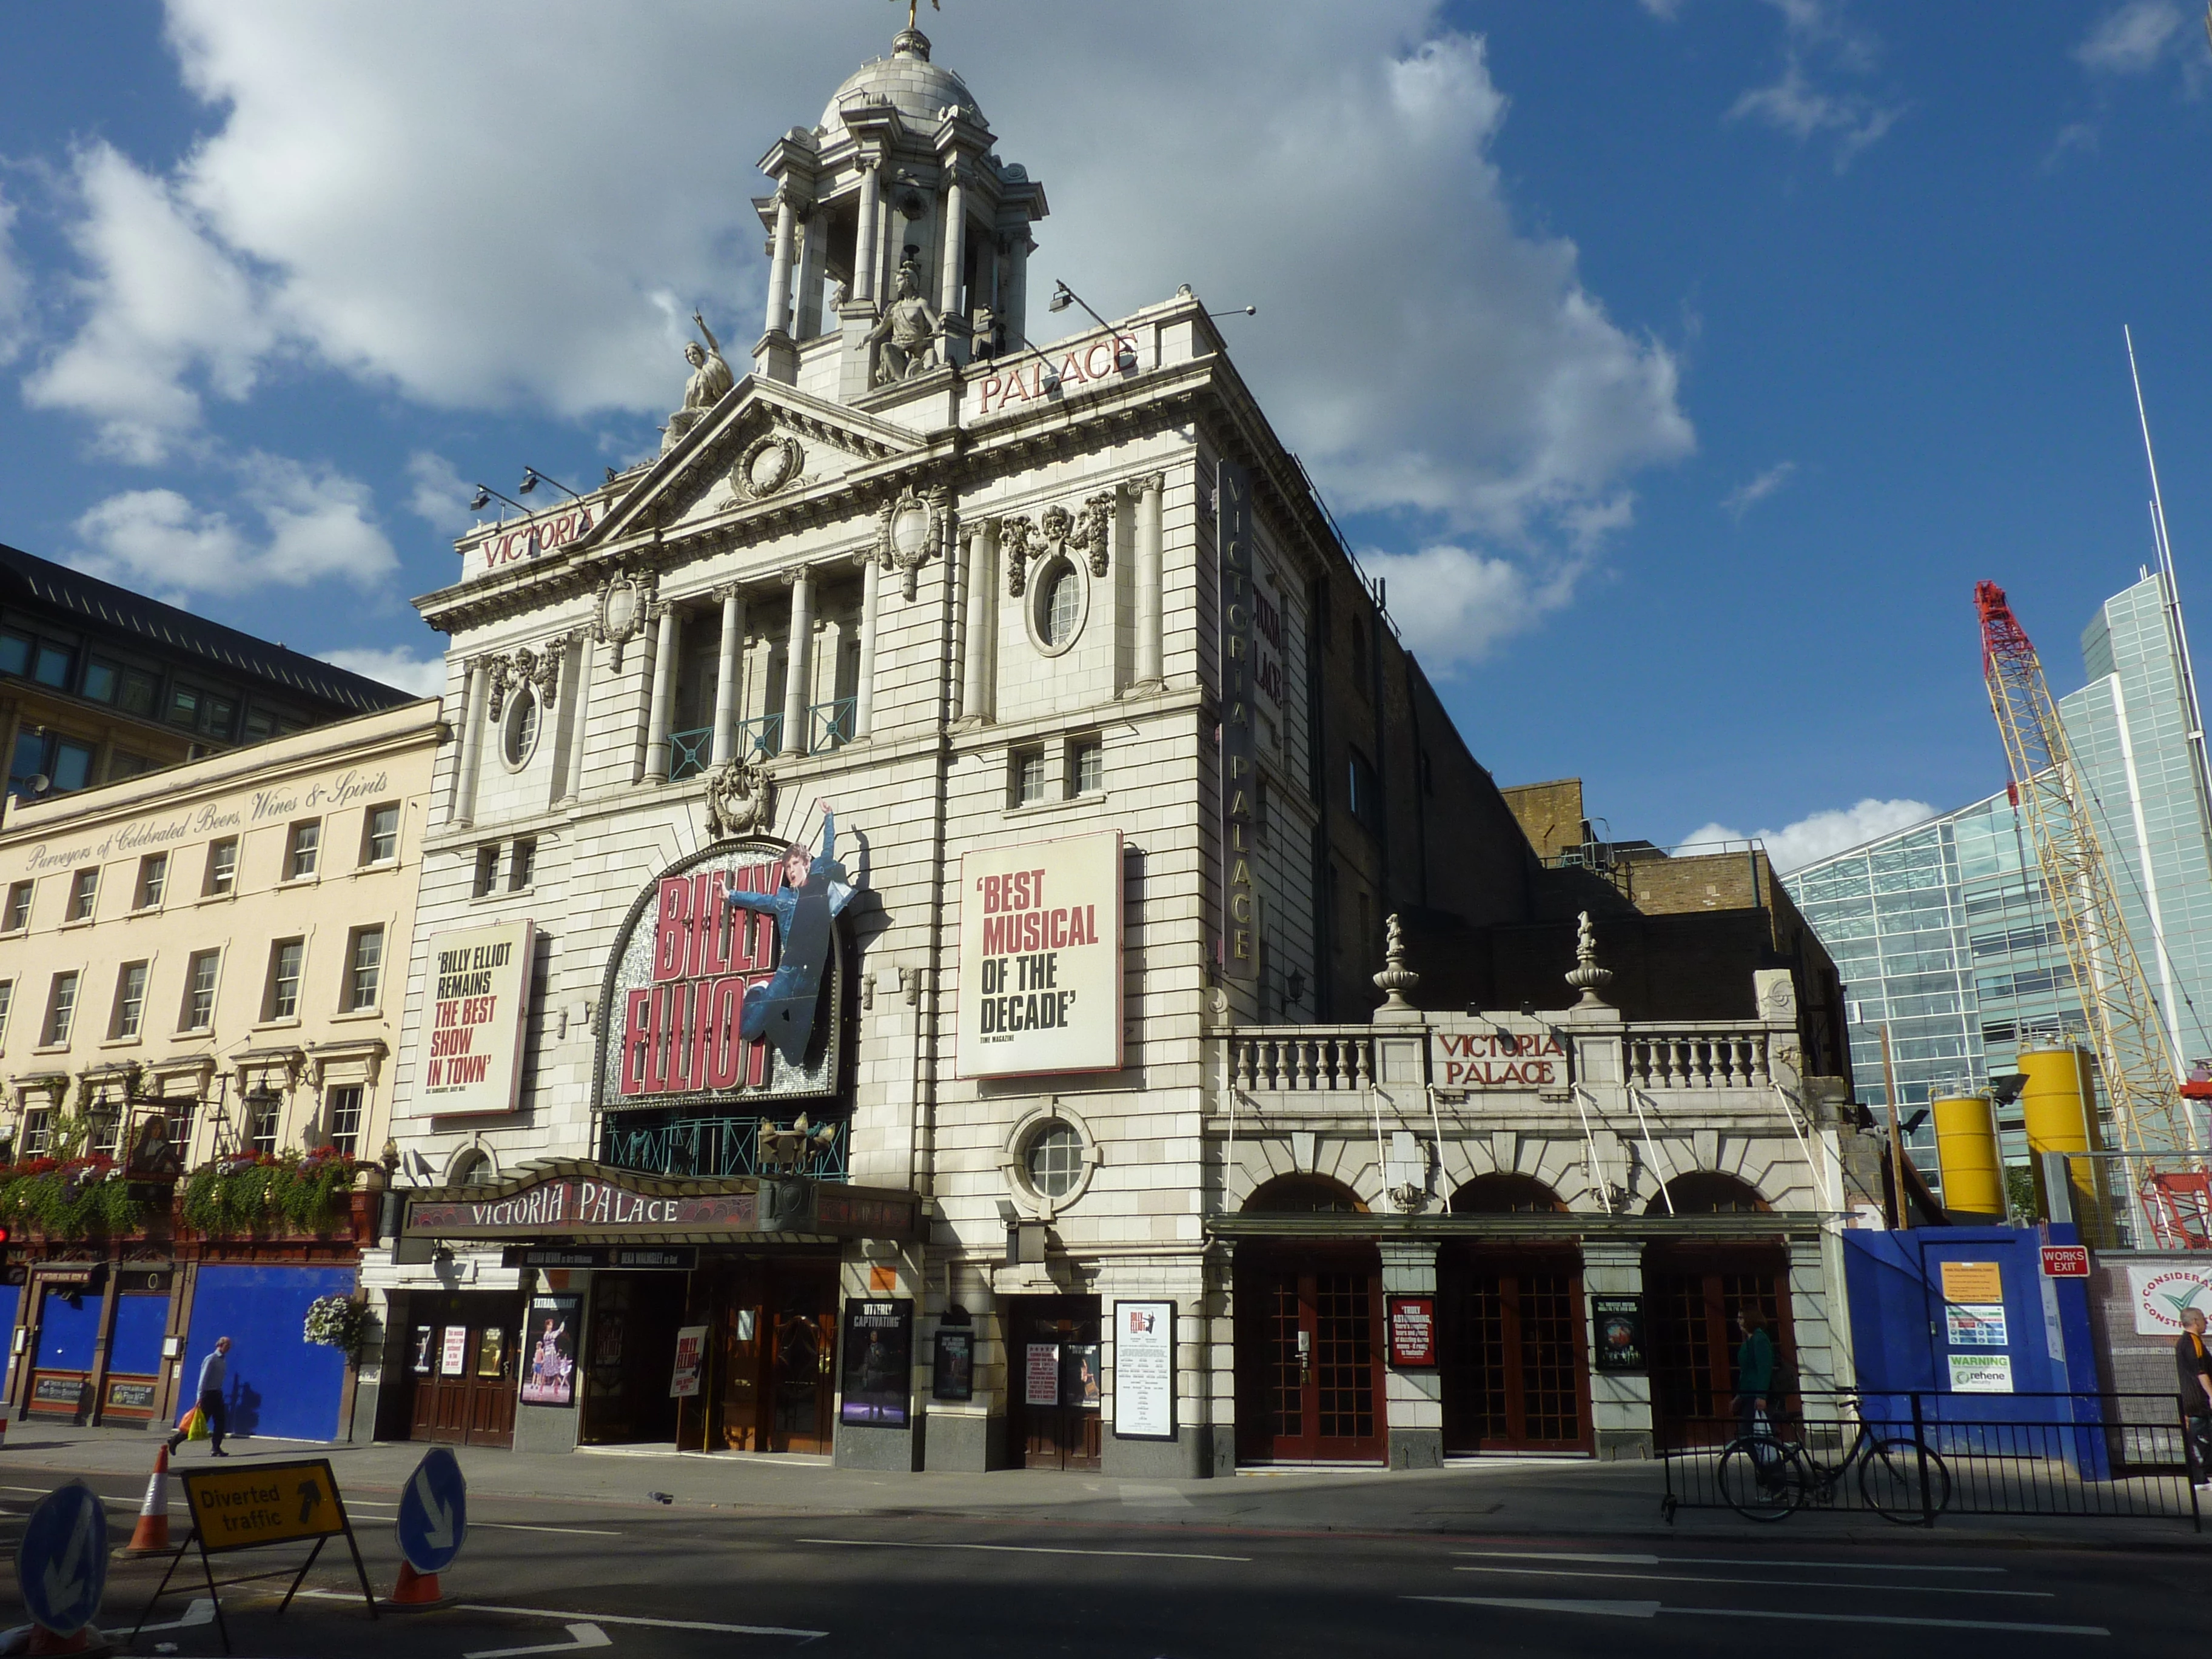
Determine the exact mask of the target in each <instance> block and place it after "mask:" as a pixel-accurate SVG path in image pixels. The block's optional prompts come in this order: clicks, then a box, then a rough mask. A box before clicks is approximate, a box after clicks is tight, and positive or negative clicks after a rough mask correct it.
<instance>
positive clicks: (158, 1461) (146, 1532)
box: [123, 1441, 169, 1555]
mask: <svg viewBox="0 0 2212 1659" xmlns="http://www.w3.org/2000/svg"><path fill="white" fill-rule="evenodd" d="M168 1547H169V1446H168V1443H167V1441H164V1442H162V1443H161V1449H160V1450H159V1451H157V1452H155V1454H154V1473H153V1475H152V1477H151V1478H150V1479H149V1480H148V1481H147V1482H146V1501H145V1502H144V1503H143V1504H140V1505H139V1506H138V1524H137V1526H136V1527H134V1528H132V1529H131V1541H130V1542H129V1543H127V1544H125V1546H124V1547H123V1549H124V1553H125V1554H126V1555H152V1554H155V1553H157V1552H159V1551H161V1550H166V1549H167V1548H168Z"/></svg>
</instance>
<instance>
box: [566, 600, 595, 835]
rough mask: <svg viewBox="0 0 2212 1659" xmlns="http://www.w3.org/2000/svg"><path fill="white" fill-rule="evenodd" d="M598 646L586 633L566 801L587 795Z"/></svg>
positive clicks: (570, 735) (571, 735)
mask: <svg viewBox="0 0 2212 1659" xmlns="http://www.w3.org/2000/svg"><path fill="white" fill-rule="evenodd" d="M596 643H597V641H594V640H593V639H592V635H591V634H590V632H589V631H588V630H586V633H585V635H584V648H583V650H582V652H581V653H580V654H579V656H578V658H577V663H576V723H575V725H574V726H573V727H572V728H571V729H570V731H569V732H568V776H567V777H566V778H564V779H563V780H562V783H561V799H563V800H570V801H572V800H574V799H577V798H578V797H579V796H580V795H581V794H582V793H584V741H585V738H586V736H587V735H588V734H589V732H590V731H591V729H592V647H594V645H595V644H596Z"/></svg>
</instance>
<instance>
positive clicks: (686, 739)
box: [668, 726, 714, 783]
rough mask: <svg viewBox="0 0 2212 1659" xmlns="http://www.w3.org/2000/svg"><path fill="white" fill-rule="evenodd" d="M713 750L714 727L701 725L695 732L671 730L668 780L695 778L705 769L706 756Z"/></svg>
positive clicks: (669, 735)
mask: <svg viewBox="0 0 2212 1659" xmlns="http://www.w3.org/2000/svg"><path fill="white" fill-rule="evenodd" d="M713 753H714V727H713V726H701V727H700V728H699V729H698V730H697V731H696V732H670V733H669V734H668V781H670V782H671V783H675V782H678V781H680V780H682V779H684V778H696V777H697V776H698V775H699V774H701V773H702V772H703V771H705V770H706V769H707V762H708V757H709V756H711V755H712V754H713Z"/></svg>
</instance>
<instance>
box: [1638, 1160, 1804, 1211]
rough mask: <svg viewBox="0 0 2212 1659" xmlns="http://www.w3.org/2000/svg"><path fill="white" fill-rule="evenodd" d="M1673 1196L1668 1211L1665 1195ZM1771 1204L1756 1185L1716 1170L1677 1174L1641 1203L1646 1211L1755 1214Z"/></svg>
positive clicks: (1666, 1196) (1667, 1197)
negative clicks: (1652, 1196)
mask: <svg viewBox="0 0 2212 1659" xmlns="http://www.w3.org/2000/svg"><path fill="white" fill-rule="evenodd" d="M1670 1198H1671V1199H1673V1200H1674V1206H1673V1209H1672V1211H1671V1212H1670V1211H1669V1209H1668V1203H1667V1200H1668V1199H1670ZM1771 1207H1772V1206H1770V1205H1769V1204H1768V1203H1767V1201H1766V1200H1765V1199H1763V1198H1761V1197H1760V1196H1759V1189H1758V1188H1755V1187H1753V1186H1751V1185H1750V1184H1748V1183H1747V1182H1741V1181H1739V1180H1737V1179H1736V1178H1735V1176H1730V1175H1722V1174H1721V1173H1720V1172H1719V1171H1718V1170H1692V1171H1691V1172H1690V1173H1689V1174H1687V1175H1679V1176H1675V1177H1674V1179H1673V1180H1672V1181H1670V1182H1668V1183H1667V1190H1666V1192H1665V1193H1664V1194H1662V1195H1661V1196H1659V1197H1657V1198H1655V1199H1653V1200H1651V1201H1650V1203H1649V1204H1647V1205H1645V1206H1644V1214H1646V1215H1667V1214H1669V1213H1672V1214H1674V1215H1757V1214H1758V1213H1759V1212H1761V1211H1764V1210H1766V1209H1769V1208H1771Z"/></svg>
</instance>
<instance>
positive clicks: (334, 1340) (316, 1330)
mask: <svg viewBox="0 0 2212 1659" xmlns="http://www.w3.org/2000/svg"><path fill="white" fill-rule="evenodd" d="M367 1324H368V1309H367V1308H365V1307H363V1306H362V1304H360V1303H358V1302H356V1301H355V1300H354V1299H353V1298H352V1297H344V1296H319V1297H316V1298H315V1299H314V1300H313V1302H311V1303H310V1304H307V1324H306V1326H305V1328H304V1330H303V1333H302V1334H304V1335H305V1336H306V1337H307V1340H308V1341H310V1342H312V1343H313V1344H314V1345H315V1346H317V1347H319V1348H337V1349H339V1350H341V1351H342V1352H346V1353H352V1352H356V1350H357V1349H359V1348H360V1346H361V1338H362V1329H363V1328H364V1327H365V1326H366V1325H367Z"/></svg>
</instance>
